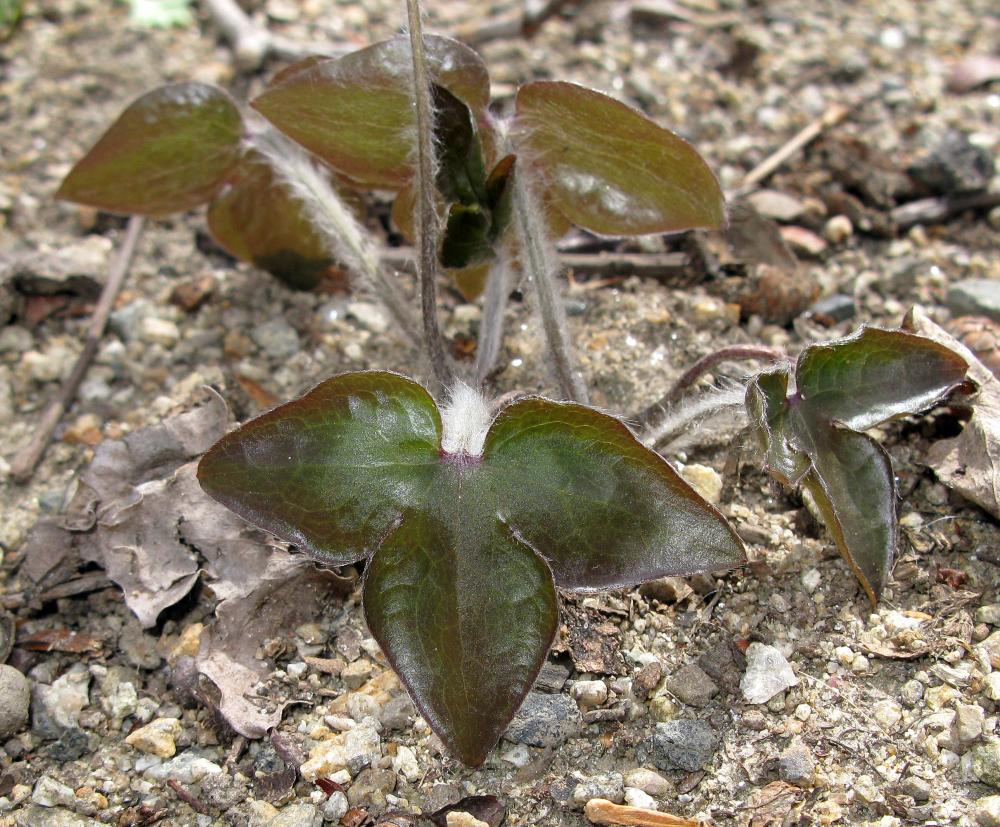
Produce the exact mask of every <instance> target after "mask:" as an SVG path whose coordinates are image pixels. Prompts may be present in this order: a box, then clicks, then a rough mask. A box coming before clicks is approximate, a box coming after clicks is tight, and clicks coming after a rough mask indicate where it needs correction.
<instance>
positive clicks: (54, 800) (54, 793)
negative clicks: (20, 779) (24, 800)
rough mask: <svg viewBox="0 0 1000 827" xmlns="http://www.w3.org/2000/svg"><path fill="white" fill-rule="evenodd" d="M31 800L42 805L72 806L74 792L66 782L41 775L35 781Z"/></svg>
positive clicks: (74, 798)
mask: <svg viewBox="0 0 1000 827" xmlns="http://www.w3.org/2000/svg"><path fill="white" fill-rule="evenodd" d="M31 800H32V801H33V802H35V804H39V805H41V806H42V807H72V806H73V805H74V804H75V803H76V793H74V792H73V788H72V787H70V786H69V785H68V784H63V783H62V781H57V780H56V779H55V778H53V777H52V776H50V775H43V776H42V777H41V778H39V779H38V781H36V782H35V788H34V789H33V790H32V791H31Z"/></svg>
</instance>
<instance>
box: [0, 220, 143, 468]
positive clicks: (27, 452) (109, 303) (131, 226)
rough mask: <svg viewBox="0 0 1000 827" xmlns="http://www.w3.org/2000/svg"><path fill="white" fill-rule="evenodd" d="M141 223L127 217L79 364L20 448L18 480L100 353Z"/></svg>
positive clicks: (13, 465) (16, 462) (15, 465)
mask: <svg viewBox="0 0 1000 827" xmlns="http://www.w3.org/2000/svg"><path fill="white" fill-rule="evenodd" d="M142 225H143V219H142V216H138V215H134V216H132V217H131V218H130V219H129V220H128V227H127V229H126V230H125V240H124V241H123V242H122V246H121V248H120V249H119V251H118V255H117V257H116V258H115V260H114V262H113V263H112V265H111V272H110V273H109V274H108V280H107V282H106V283H105V285H104V289H103V290H102V291H101V296H100V298H99V299H98V300H97V307H95V308H94V315H93V316H91V319H90V327H89V328H88V330H87V338H86V340H85V341H84V344H83V350H82V351H81V352H80V355H79V356H78V357H77V360H76V364H75V365H73V372H72V373H71V374H70V375H69V378H68V379H67V380H66V381H65V382H64V383H63V386H62V388H61V389H60V390H59V394H58V395H57V396H56V398H55V399H53V400H52V402H50V403H49V406H48V408H46V409H45V413H44V414H42V418H41V421H40V422H39V423H38V427H37V428H36V429H35V432H34V433H33V434H32V435H31V439H30V440H29V441H28V444H27V445H25V446H24V447H23V448H22V449H21V450H20V451H18V452H17V454H15V455H14V458H13V459H12V460H11V463H10V475H11V478H12V479H13V480H14V481H15V482H25V481H26V480H27V479H28V478H29V477H30V476H31V474H32V472H34V470H35V466H36V465H38V461H39V460H40V459H41V458H42V454H44V453H45V449H46V448H47V447H48V445H49V442H50V440H51V439H52V434H53V433H54V432H55V429H56V426H57V425H58V424H59V420H60V419H62V417H63V414H65V413H66V411H68V410H69V408H70V407H71V406H72V404H73V400H74V399H75V398H76V392H77V390H78V389H79V387H80V383H81V382H82V381H83V377H84V376H86V375H87V370H88V368H89V367H90V363H91V361H92V360H93V358H94V354H96V353H97V348H98V347H99V346H100V344H101V338H102V337H103V336H104V328H105V327H106V326H107V323H108V317H109V316H110V315H111V309H112V308H113V307H114V305H115V299H116V298H118V293H119V291H120V290H121V286H122V282H124V281H125V275H126V274H127V273H128V268H129V266H130V265H131V263H132V256H133V254H134V253H135V246H136V243H137V242H138V240H139V235H140V234H141V233H142Z"/></svg>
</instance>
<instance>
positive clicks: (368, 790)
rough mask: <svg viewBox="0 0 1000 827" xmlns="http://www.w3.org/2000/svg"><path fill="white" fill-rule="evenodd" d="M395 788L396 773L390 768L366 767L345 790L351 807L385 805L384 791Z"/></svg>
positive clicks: (390, 790)
mask: <svg viewBox="0 0 1000 827" xmlns="http://www.w3.org/2000/svg"><path fill="white" fill-rule="evenodd" d="M395 789H396V773H394V772H393V771H392V770H377V769H371V768H369V769H366V770H362V771H361V772H360V773H359V774H358V777H357V778H355V779H354V783H353V784H351V787H350V789H349V790H348V791H347V800H348V802H349V803H350V805H351V806H352V807H359V806H364V807H366V808H369V807H371V806H372V805H375V806H377V807H384V806H385V796H386V793H391V792H392V791H393V790H395Z"/></svg>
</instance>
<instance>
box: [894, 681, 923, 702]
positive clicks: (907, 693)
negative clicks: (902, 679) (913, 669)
mask: <svg viewBox="0 0 1000 827" xmlns="http://www.w3.org/2000/svg"><path fill="white" fill-rule="evenodd" d="M923 697H924V685H923V684H922V683H921V682H920V681H918V680H916V679H914V678H911V679H910V680H908V681H906V683H904V684H903V685H902V686H901V687H899V700H901V701H902V702H903V703H904V704H905V705H906V706H908V707H910V709H912V708H913V707H915V706H916V705H917V704H919V703H920V701H921V700H922V699H923Z"/></svg>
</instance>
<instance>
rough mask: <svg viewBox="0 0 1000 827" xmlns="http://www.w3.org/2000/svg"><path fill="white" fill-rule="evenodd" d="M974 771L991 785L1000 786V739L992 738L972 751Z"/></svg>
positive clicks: (980, 778) (985, 782) (979, 777)
mask: <svg viewBox="0 0 1000 827" xmlns="http://www.w3.org/2000/svg"><path fill="white" fill-rule="evenodd" d="M972 771H973V772H974V773H975V774H976V778H978V779H979V780H980V781H982V782H983V783H984V784H988V785H989V786H991V787H1000V740H997V739H996V738H992V739H990V740H989V741H987V742H986V743H985V744H980V745H979V746H978V747H976V748H975V749H974V750H973V751H972Z"/></svg>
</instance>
